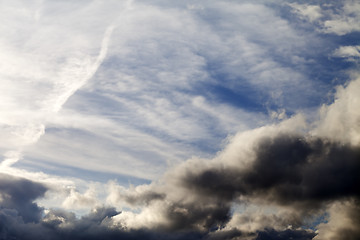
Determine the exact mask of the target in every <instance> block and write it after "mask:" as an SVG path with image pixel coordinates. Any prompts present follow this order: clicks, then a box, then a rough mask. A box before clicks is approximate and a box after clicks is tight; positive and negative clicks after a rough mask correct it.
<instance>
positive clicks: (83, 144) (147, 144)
mask: <svg viewBox="0 0 360 240" xmlns="http://www.w3.org/2000/svg"><path fill="white" fill-rule="evenodd" d="M0 9H1V10H0V12H1V14H0V19H1V22H2V23H3V24H2V26H1V27H0V33H1V34H0V36H1V37H0V49H1V52H2V56H1V58H2V59H1V60H2V61H1V62H2V65H1V66H0V74H1V79H2V80H0V89H1V93H2V94H1V96H0V111H1V116H0V132H1V143H0V154H1V163H0V164H1V165H0V172H1V173H3V174H7V175H9V176H15V177H22V178H25V179H27V180H29V181H33V182H34V184H35V183H36V184H45V186H46V188H48V190H46V194H45V195H44V197H39V198H38V199H37V200H36V204H38V206H39V207H42V208H43V209H44V211H45V212H46V211H47V213H48V212H49V211H50V212H51V211H52V210H51V209H58V210H59V209H60V210H61V211H71V212H74V213H76V214H78V216H81V215H84V214H87V213H88V212H89V211H90V210H91V209H94V208H97V207H99V206H106V207H114V208H115V209H116V210H117V211H122V210H123V213H122V214H114V216H111V217H109V218H110V219H111V221H113V222H112V224H113V226H117V227H119V228H120V229H123V228H124V229H130V230H129V231H132V230H131V229H148V230H149V229H150V231H153V230H154V229H157V230H156V231H158V230H159V229H163V228H164V229H166V228H167V227H169V226H170V225H171V224H170V225H167V224H165V222H166V219H167V218H166V217H165V215H166V214H165V213H162V211H160V210H159V209H158V208H159V206H160V205H161V201H160V200H159V199H162V197H159V196H163V195H164V194H165V195H166V196H167V197H166V198H165V199H166V201H167V202H173V203H174V204H175V203H179V201H180V200H179V199H178V198H180V197H178V196H177V195H179V196H182V194H185V195H187V194H188V193H187V191H188V190H186V187H185V190H184V186H183V185H181V186H179V185H178V181H180V180H181V179H183V178H184V176H189V175H191V176H192V175H196V174H198V176H203V175H202V173H204V172H207V171H210V170H209V169H213V168H214V169H218V168H221V169H222V168H224V169H227V168H235V169H238V168H240V169H243V170H241V172H243V171H245V170H244V169H248V167H249V166H250V165H251V164H255V163H257V160H256V159H258V161H259V164H260V163H261V164H262V163H263V162H262V161H261V159H262V158H260V156H262V155H261V154H260V152H261V150H260V149H261V146H263V145H262V144H263V142H264V141H265V140H264V139H268V138H270V139H273V140H272V141H274V144H275V143H276V144H275V145H276V146H277V143H278V141H279V142H281V141H280V140H279V138H277V136H284V135H289V136H290V135H291V136H293V135H299V137H298V138H299V139H304V140H302V141H304V142H309V146H310V148H311V149H312V148H314V146H315V145H316V144H315V145H314V142H315V140H314V139H315V138H319V139H321V141H325V140H324V139H326V141H330V142H331V144H335V143H336V144H340V145H341V144H342V145H341V146H349V148H351V149H352V148H354V147H359V144H360V137H359V136H360V127H359V119H360V118H359V111H358V110H357V109H356V107H357V106H358V104H359V96H357V92H359V91H360V88H359V73H358V64H359V57H360V45H359V39H360V24H359V21H360V4H359V3H357V2H356V1H351V0H343V1H337V2H336V3H335V2H334V3H323V2H321V1H305V2H304V1H245V0H244V1H230V0H229V1H221V2H220V1H181V2H176V3H175V2H172V1H154V0H152V1H150V0H142V1H140V0H133V1H130V0H129V1H96V0H93V1H90V0H84V1H51V0H48V1H46V0H44V1H3V2H2V3H1V4H0ZM289 141H290V142H291V139H290V140H289ZM319 141H320V140H319ZM329 144H330V143H329ZM331 144H330V145H331ZM330 145H327V144H324V145H321V146H324V148H326V147H329V146H330ZM282 146H283V145H282ZM296 146H297V145H296ZM316 146H318V145H316ZM331 146H333V145H331ZM273 147H274V146H273V145H271V147H269V148H270V149H272V148H273ZM290 147H294V146H293V145H291V146H290ZM274 148H275V147H274ZM273 151H275V150H273ZM294 151H295V150H294ZM296 151H301V150H296ZM314 151H315V150H314ZM319 151H320V150H319ZM341 151H345V150H341ZM346 151H347V150H346ZM349 151H350V150H349ZM315 152H316V151H315ZM320 152H321V151H320ZM325 152H326V151H325ZM329 152H330V153H331V152H332V151H331V150H329ZM274 154H275V155H276V151H275V153H274ZM345 155H346V154H345ZM350 155H351V154H350ZM350 155H349V156H350ZM256 156H258V158H257V157H256ZM281 156H283V155H281ZM346 156H347V155H346ZM352 156H353V155H351V157H349V159H350V160H349V164H350V163H351V164H352V162H351V161H352V160H351V159H353V158H352ZM328 158H329V159H332V157H331V156H328ZM236 159H237V160H236ZM238 159H243V160H241V161H240V160H238ZM251 159H252V160H251ZM307 159H311V156H310V157H307ZM239 161H240V162H239ZM264 161H265V160H264ZM274 161H275V160H274ZM289 161H290V160H289ZM308 161H310V160H308ZM329 161H331V160H329ZM335 162H336V161H335ZM351 164H350V165H351ZM275 165H276V164H275ZM193 166H196V169H198V170H193V169H192V168H193ZM251 166H252V165H251ZM254 166H257V165H256V164H255V165H254ZM316 166H317V167H319V166H318V165H316ZM356 166H357V165H356ZM314 167H315V166H314ZM208 168H209V169H208ZM294 168H295V167H294ZM305 168H306V167H305ZM202 171H203V172H202ZM217 171H218V170H216V171H215V172H216V173H217ZM219 171H220V170H219ZM324 171H325V170H324ZM325 172H326V171H325ZM170 176H171V177H170ZM224 176H226V174H225V173H224ZM306 176H307V175H306ZM216 177H217V175H216ZM11 179H12V178H11ZM176 179H177V180H176ZM224 179H226V177H225V178H224ZM324 179H326V177H324ZM329 179H330V177H329ZM9 181H10V180H9ZM11 181H12V180H11ZM14 181H15V180H14ZM194 181H195V180H194ZM199 181H200V180H199ZM219 181H220V180H219ZM180 182H181V181H180ZM220 182H221V181H220ZM255 182H256V181H255ZM304 182H306V181H305V180H304ZM197 183H198V182H197ZM191 184H195V183H191ZM191 184H190V185H191ZM251 184H253V183H251ZM251 184H250V185H251ZM225 185H226V184H225ZM250 185H249V186H250ZM186 186H187V185H186ZM191 186H192V185H191ZM178 187H179V188H178ZM197 187H199V186H198V185H197ZM212 187H213V188H212ZM209 188H210V189H214V192H216V193H217V190H216V189H217V188H216V186H209ZM224 188H226V187H224ZM254 188H255V187H254ZM171 189H173V190H171ZM0 190H1V189H0ZM3 191H5V190H3ZM171 191H173V193H170V192H171ZM239 191H240V190H236V191H235V192H236V193H234V194H235V195H236V196H237V197H236V198H235V199H232V200H231V201H230V202H231V204H232V208H233V209H237V207H236V206H238V207H239V209H245V210H239V211H238V212H237V211H235V213H233V214H232V217H231V218H230V219H228V220H227V221H224V222H223V223H222V224H225V225H224V226H223V227H224V228H225V229H226V231H228V230H229V229H230V228H231V229H233V230H232V231H235V230H236V231H239V232H242V234H243V236H244V239H245V238H246V239H251V236H253V237H254V236H255V235H251V234H255V233H256V232H258V233H259V231H260V232H261V231H265V229H269V228H272V229H274V231H275V232H266V233H263V235H262V234H259V235H258V236H257V238H256V239H262V238H261V236H266V234H280V233H281V234H283V235H284V234H285V235H286V234H290V233H289V232H287V230H286V229H292V230H294V234H295V233H296V234H302V236H303V235H304V239H305V235H306V237H307V238H306V239H312V238H314V236H313V235H311V234H312V232H310V233H309V232H306V234H305V233H304V232H303V231H308V230H306V229H305V228H304V229H302V230H301V232H296V231H298V230H299V229H296V228H295V227H294V228H291V227H289V226H290V225H293V224H290V222H291V221H290V220H289V216H290V215H293V216H295V215H296V216H297V217H299V219H301V220H299V221H300V222H301V221H305V220H304V219H305V218H306V216H305V215H304V214H303V212H296V211H295V210H294V209H290V210H289V209H288V208H286V207H284V206H283V205H282V204H283V203H284V201H285V200H284V199H282V198H281V197H279V199H280V200H279V199H278V200H279V201H277V200H276V201H274V202H271V201H270V200H269V202H267V203H264V202H261V201H260V200H259V199H258V198H256V197H253V196H248V195H246V194H244V193H239ZM269 191H270V190H269ZM271 191H275V190H271ZM334 191H335V190H334ZM200 192H201V191H200ZM240 192H241V191H240ZM275 192H276V191H275ZM150 193H152V195H151V194H150ZM144 194H145V195H146V194H150V195H151V196H158V198H157V197H155V199H157V201H160V203H159V202H157V201H155V203H153V202H152V200H151V201H150V200H149V202H146V201H145V200H144V201H145V202H142V201H143V200H141V199H143V198H146V199H147V198H148V197H149V196H148V195H146V197H144V196H145V195H144ZM257 194H258V193H254V195H256V196H257ZM346 194H350V193H346ZM351 194H352V193H351ZM351 194H350V195H351ZM195 195H196V194H195ZM195 195H194V196H195ZM280 195H281V194H280ZM355 195H356V194H355ZM336 196H337V195H336ZM346 196H347V195H346ZM198 197H199V196H197V195H196V196H195V197H194V199H197V200H198V201H200V200H199V199H203V197H201V198H200V197H199V199H198ZM351 197H352V195H351ZM357 197H358V195H357ZM130 198H131V199H133V200H134V202H135V203H137V200H136V199H140V200H138V201H139V206H137V205H136V204H135V205H136V206H135V205H132V204H130V203H129V201H128V200H126V199H130ZM151 199H152V198H151ZM241 199H244V200H241ZM269 199H270V198H269ZM276 199H277V198H276ZM355 199H356V197H355ZM0 200H1V195H0ZM222 200H223V199H222ZM337 200H338V199H337ZM3 201H4V202H5V200H3ZM181 201H183V200H181ZM184 201H185V200H184ZM191 201H192V200H189V199H188V200H186V201H185V202H186V204H188V203H189V202H191ZM226 201H228V199H226ZM242 201H244V202H248V206H249V207H245V208H244V206H242V203H241V202H242ZM309 201H310V200H309ZM339 201H340V200H339ZM339 201H335V200H334V201H332V200H331V201H330V200H329V201H328V202H331V204H328V205H326V206H325V205H321V204H323V203H321V204H320V203H319V204H320V205H321V207H319V209H320V208H321V209H325V210H321V211H323V212H321V211H320V210H319V209H318V212H316V211H315V210H314V208H311V209H312V210H314V212H315V213H314V216H313V218H314V219H319V216H327V218H328V219H327V220H326V221H324V223H320V224H319V223H318V222H317V223H316V224H315V225H316V226H311V229H312V230H309V231H313V229H318V231H319V232H317V233H316V234H318V235H317V236H316V237H315V238H314V239H330V236H337V235H336V234H338V232H337V230H336V229H337V227H338V228H339V229H340V228H342V227H343V226H342V225H341V224H340V225H341V226H340V225H339V224H338V223H336V221H335V220H332V219H333V218H335V217H334V216H337V214H340V213H339V211H340V210H343V211H345V210H344V209H351V208H355V207H354V206H353V205H352V202H351V201H352V200H351V201H350V200H349V201H348V202H346V201H345V200H341V201H340V202H339ZM230 202H226V204H230ZM285 202H286V201H285ZM0 203H1V201H0ZM306 203H308V202H306ZM4 204H5V203H4ZM4 204H3V205H4ZM182 204H183V205H182V206H184V205H186V204H185V203H184V202H182ZM226 204H225V205H226ZM5 205H6V204H5ZM5 205H4V206H5ZM304 205H306V206H308V205H307V204H304ZM320 205H319V206H320ZM186 206H187V205H186ZM124 209H125V210H124ZM190 209H191V207H189V208H186V207H184V209H183V211H190ZM256 209H258V210H256ZM304 209H305V207H304ZM306 209H307V208H306ZM60 210H59V211H60ZM194 211H195V210H194ZM224 211H225V210H224ZM324 211H325V212H324ZM154 212H158V213H157V214H158V215H156V216H153V215H152V214H154ZM195 212H196V211H195ZM254 212H257V213H259V212H261V214H265V215H266V214H267V213H269V212H274V213H275V215H276V218H273V219H272V220H269V224H270V225H271V224H272V223H273V224H275V225H273V226H267V225H266V226H265V225H264V223H262V222H256V221H260V220H259V218H255V217H254V216H255V213H254ZM162 214H163V215H162ZM164 214H165V215H164ZM259 214H260V213H259ZM261 214H260V215H259V216H263V215H261ZM150 215H151V216H152V217H149V216H150ZM48 216H50V215H48ZM54 216H55V215H54ZM245 216H247V217H248V218H249V219H252V218H254V219H255V220H254V219H253V220H252V222H256V224H255V223H254V225H251V226H250V225H249V224H250V223H245V222H243V221H245V220H244V219H245ZM192 217H194V216H192ZM263 217H264V216H263ZM266 217H269V216H268V215H266ZM343 217H344V218H345V217H346V216H343ZM149 219H150V220H149ZM151 219H152V220H151ZM185 219H186V218H185ZM191 219H192V218H191V217H189V218H188V219H187V220H186V221H195V222H196V221H197V220H194V219H197V218H195V217H194V219H192V220H191ZM256 219H257V220H256ZM269 219H270V217H269ZM274 219H282V220H283V221H284V222H287V223H288V224H284V225H281V224H280V223H279V224H278V223H276V221H275V220H274ZM39 221H46V219H45V218H44V219H41V220H39ZM64 221H65V220H64ZM69 221H70V220H69ZM79 221H80V220H79ZM184 221H185V220H184ZM299 221H298V222H299ZM325 222H326V223H325ZM69 224H70V223H69ZM197 224H200V223H197ZM246 224H248V225H249V228H248V230H246V229H245V227H242V226H245V225H246ZM348 224H349V225H351V226H353V228H354V229H355V228H359V225H356V224H355V223H353V222H350V223H348ZM195 225H196V224H195ZM195 225H194V226H190V227H189V226H184V229H185V230H186V231H187V230H189V229H191V231H194V232H198V233H199V234H200V235H196V236H198V237H199V236H200V237H201V238H202V237H208V235H207V233H206V234H205V233H204V232H207V231H210V233H211V234H213V235H211V236H212V237H214V238H215V237H216V236H217V235H216V234H223V233H222V232H221V230H220V229H219V230H218V232H216V231H215V232H214V231H213V230H206V229H205V230H204V228H206V227H204V226H205V225H201V224H200V225H201V226H200V225H196V226H195ZM240 225H241V226H240ZM310 225H311V224H310ZM159 226H160V227H159ZM164 226H167V227H164ZM171 226H172V225H171ZM256 226H258V227H259V228H258V229H256ZM294 226H295V225H294ZM299 226H309V223H304V222H302V224H300V225H299ZM354 226H355V227H354ZM188 227H189V228H188ZM350 228H351V227H350ZM353 228H352V229H353ZM169 229H170V230H169ZM169 229H167V231H170V232H171V231H173V228H171V227H169ZM184 229H183V230H184ZM211 229H212V228H211ZM249 229H250V230H249ZM329 229H332V230H331V231H330V230H329ZM334 229H335V230H334ZM223 231H225V230H223ZM246 231H248V232H247V233H246V234H245V232H246ZM299 231H300V230H299ZM15 232H16V231H15ZM160 232H161V231H160ZM208 233H209V232H208ZM204 234H205V235H204ZM214 234H215V235H214ZM234 234H235V232H234ZM247 234H248V235H247ZM264 234H265V235H264ZM281 234H280V235H281ZM331 234H333V235H331ZM355 234H356V233H355ZM357 234H358V233H357ZM280 235H278V236H277V237H278V239H282V238H281V237H280ZM209 236H210V235H209ZM234 236H237V235H236V234H235V235H234ZM294 236H295V235H294ZM174 239H175V238H174ZM229 239H230V238H229ZM254 239H255V238H254ZM334 239H337V238H335V237H334Z"/></svg>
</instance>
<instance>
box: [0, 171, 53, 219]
mask: <svg viewBox="0 0 360 240" xmlns="http://www.w3.org/2000/svg"><path fill="white" fill-rule="evenodd" d="M46 190H47V188H46V187H45V186H44V185H42V184H37V183H33V182H32V181H29V180H25V179H21V178H16V177H12V176H10V175H7V174H3V173H1V174H0V212H1V214H2V215H3V216H4V215H5V216H6V215H7V214H10V215H13V216H14V217H15V218H16V217H17V216H19V217H20V218H21V220H22V221H24V222H39V221H40V219H41V213H42V210H43V209H42V208H40V207H38V206H37V204H36V203H33V201H34V200H35V199H37V198H40V197H43V196H44V194H45V192H46ZM4 225H5V226H6V224H4Z"/></svg>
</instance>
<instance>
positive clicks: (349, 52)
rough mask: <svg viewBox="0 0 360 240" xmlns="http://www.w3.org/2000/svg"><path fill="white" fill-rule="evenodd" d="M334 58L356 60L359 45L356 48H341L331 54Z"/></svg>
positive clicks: (359, 48)
mask: <svg viewBox="0 0 360 240" xmlns="http://www.w3.org/2000/svg"><path fill="white" fill-rule="evenodd" d="M333 56H334V57H341V58H350V59H351V58H353V57H355V58H358V57H360V45H357V46H341V47H339V48H337V49H336V50H335V51H334V52H333Z"/></svg>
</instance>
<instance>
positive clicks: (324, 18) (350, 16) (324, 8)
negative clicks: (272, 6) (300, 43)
mask: <svg viewBox="0 0 360 240" xmlns="http://www.w3.org/2000/svg"><path fill="white" fill-rule="evenodd" d="M289 5H290V6H291V7H292V8H293V10H294V12H295V13H296V14H298V15H300V16H301V17H303V18H305V19H308V20H309V21H310V22H315V23H316V24H317V25H318V31H320V32H322V33H327V34H336V35H339V36H343V35H346V34H349V33H352V32H359V31H360V27H359V24H357V23H358V22H359V20H360V14H359V10H360V4H359V3H358V2H357V1H353V0H346V1H341V2H337V3H331V4H324V3H322V4H320V5H311V4H297V3H292V4H289Z"/></svg>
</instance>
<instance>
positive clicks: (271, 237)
mask: <svg viewBox="0 0 360 240" xmlns="http://www.w3.org/2000/svg"><path fill="white" fill-rule="evenodd" d="M315 235H316V234H315V233H314V232H313V231H306V230H291V229H286V230H284V231H276V230H274V229H266V230H265V231H260V232H259V233H258V236H257V237H256V239H255V240H289V239H292V240H311V239H313V238H314V237H315Z"/></svg>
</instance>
